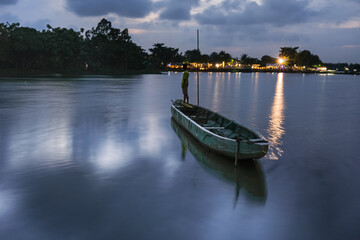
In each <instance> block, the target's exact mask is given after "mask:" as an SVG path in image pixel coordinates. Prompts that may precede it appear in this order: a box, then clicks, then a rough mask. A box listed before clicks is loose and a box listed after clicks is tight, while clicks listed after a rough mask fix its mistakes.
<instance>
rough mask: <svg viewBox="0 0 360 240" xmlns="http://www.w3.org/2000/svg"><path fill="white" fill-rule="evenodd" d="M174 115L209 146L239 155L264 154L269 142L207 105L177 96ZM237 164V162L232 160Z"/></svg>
mask: <svg viewBox="0 0 360 240" xmlns="http://www.w3.org/2000/svg"><path fill="white" fill-rule="evenodd" d="M171 114H172V116H173V118H174V119H175V120H176V121H177V122H178V123H179V124H180V125H181V126H183V127H184V128H185V129H186V130H187V131H189V132H190V133H191V134H192V135H193V136H194V137H195V138H196V139H197V140H198V141H199V142H201V143H202V144H204V145H205V146H206V147H208V148H209V149H211V150H213V151H215V152H217V153H219V154H221V155H224V156H227V157H235V159H236V162H237V160H238V159H258V158H261V157H263V156H265V155H266V153H267V151H268V147H269V143H268V142H267V140H265V138H264V137H263V136H261V134H260V133H257V132H255V131H254V130H251V129H249V128H247V127H245V126H243V125H241V124H239V123H237V122H235V121H233V120H230V119H228V118H226V117H224V116H222V115H220V114H218V113H216V112H213V111H210V110H209V109H206V108H203V107H200V106H196V105H192V104H186V103H183V101H182V100H176V101H175V102H174V103H173V104H172V106H171ZM235 164H236V163H235Z"/></svg>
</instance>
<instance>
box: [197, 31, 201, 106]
mask: <svg viewBox="0 0 360 240" xmlns="http://www.w3.org/2000/svg"><path fill="white" fill-rule="evenodd" d="M197 50H198V52H200V51H199V29H197ZM196 67H197V69H196V80H197V81H196V82H197V105H199V66H196Z"/></svg>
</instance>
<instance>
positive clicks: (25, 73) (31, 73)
mask: <svg viewBox="0 0 360 240" xmlns="http://www.w3.org/2000/svg"><path fill="white" fill-rule="evenodd" d="M188 71H189V72H200V73H201V72H224V73H237V72H239V73H254V72H262V73H280V72H283V73H303V74H346V75H360V72H344V71H337V72H320V71H294V70H290V69H285V70H282V71H279V70H261V69H211V70H197V69H188ZM162 72H183V70H182V69H161V70H146V69H142V70H127V71H125V70H119V71H117V70H102V71H55V70H54V71H43V70H23V69H22V70H19V69H0V77H77V76H84V75H89V76H96V75H108V76H129V75H140V74H161V73H162Z"/></svg>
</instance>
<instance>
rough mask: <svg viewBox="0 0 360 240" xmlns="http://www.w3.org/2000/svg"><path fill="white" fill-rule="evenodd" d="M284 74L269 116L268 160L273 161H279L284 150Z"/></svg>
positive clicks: (278, 80)
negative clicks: (282, 146)
mask: <svg viewBox="0 0 360 240" xmlns="http://www.w3.org/2000/svg"><path fill="white" fill-rule="evenodd" d="M283 81H284V74H283V73H279V74H278V77H277V81H276V89H275V96H274V101H273V104H272V107H271V113H270V116H269V129H268V130H267V133H268V134H269V137H268V140H269V143H270V146H269V152H268V158H269V159H271V160H278V159H279V157H281V155H282V153H283V150H282V149H281V145H282V141H281V137H282V135H284V134H285V129H284V126H283V124H284V110H285V102H284V83H283Z"/></svg>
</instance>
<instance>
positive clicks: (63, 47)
mask: <svg viewBox="0 0 360 240" xmlns="http://www.w3.org/2000/svg"><path fill="white" fill-rule="evenodd" d="M145 60H146V53H145V51H144V50H143V49H142V48H141V47H139V46H137V45H136V44H135V43H133V42H132V41H131V37H130V35H129V33H128V30H127V29H126V28H125V29H124V30H122V31H121V30H120V29H117V28H113V27H112V25H111V22H110V21H108V20H106V19H102V20H101V21H100V22H99V23H98V25H97V27H96V28H92V29H91V30H88V31H86V32H85V35H84V30H83V29H81V31H79V32H77V31H75V30H73V29H66V28H53V27H51V26H50V25H47V30H43V31H41V32H40V31H38V30H36V29H33V28H28V27H20V24H19V23H14V24H9V23H6V24H4V23H0V68H10V69H11V68H15V69H24V70H26V69H39V70H47V71H51V70H81V71H83V70H93V71H102V70H133V69H142V68H144V62H145Z"/></svg>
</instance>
